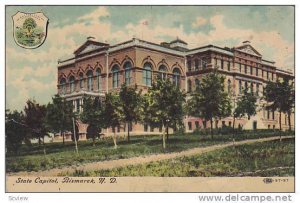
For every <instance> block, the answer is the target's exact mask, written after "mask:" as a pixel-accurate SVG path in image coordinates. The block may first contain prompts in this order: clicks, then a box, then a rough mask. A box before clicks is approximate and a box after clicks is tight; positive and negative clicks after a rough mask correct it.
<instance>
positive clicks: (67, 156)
mask: <svg viewBox="0 0 300 203" xmlns="http://www.w3.org/2000/svg"><path fill="white" fill-rule="evenodd" d="M269 136H274V132H269V133H264V134H263V135H262V134H259V133H252V134H251V133H250V132H249V134H243V135H240V136H238V137H237V139H236V140H243V139H246V138H248V139H251V138H252V139H255V138H259V137H269ZM231 139H232V137H231V135H215V136H214V139H213V140H212V139H211V138H210V136H208V135H199V134H189V135H180V134H177V135H170V139H169V141H167V149H166V150H163V149H162V141H161V136H158V135H157V136H135V137H131V140H130V143H128V142H127V141H125V140H118V149H114V148H113V141H112V139H110V138H109V139H105V140H99V141H97V143H96V146H94V147H93V146H92V142H91V141H81V142H79V143H78V148H79V156H77V155H76V153H75V147H74V143H72V142H68V143H65V145H63V144H62V143H48V144H45V148H46V155H44V149H43V147H42V146H38V145H37V144H33V145H32V146H30V147H29V146H26V145H24V146H22V148H21V150H20V153H19V155H18V156H15V155H14V156H9V155H7V156H6V171H7V172H18V171H38V170H46V169H51V168H60V167H63V166H70V165H80V164H83V163H88V162H96V161H103V160H113V159H123V158H130V157H135V156H141V155H150V154H157V153H170V152H179V151H183V150H186V149H190V148H195V147H204V146H209V145H213V144H219V143H225V142H230V141H231Z"/></svg>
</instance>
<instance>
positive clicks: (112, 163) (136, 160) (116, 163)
mask: <svg viewBox="0 0 300 203" xmlns="http://www.w3.org/2000/svg"><path fill="white" fill-rule="evenodd" d="M287 138H294V136H285V137H282V139H287ZM277 139H279V136H278V137H269V138H261V139H252V140H243V141H238V142H235V145H237V146H238V145H243V144H251V143H255V142H265V141H272V140H277ZM232 145H233V143H232V142H231V143H226V144H219V145H212V146H208V147H201V148H193V149H189V150H185V151H182V152H174V153H167V154H154V155H148V156H139V157H132V158H128V159H117V160H108V161H100V162H93V163H86V164H83V165H81V166H68V167H63V168H54V169H50V170H45V171H37V172H26V171H22V172H17V173H7V175H9V176H57V175H59V174H60V173H62V174H64V173H73V172H74V171H75V170H83V171H94V170H101V169H111V168H117V167H122V166H127V165H137V164H143V163H149V162H152V161H161V160H166V159H173V158H178V157H184V156H192V155H196V154H203V153H206V152H210V151H214V150H217V149H223V148H225V147H229V146H232Z"/></svg>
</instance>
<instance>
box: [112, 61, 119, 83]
mask: <svg viewBox="0 0 300 203" xmlns="http://www.w3.org/2000/svg"><path fill="white" fill-rule="evenodd" d="M119 71H120V68H119V66H118V65H114V66H113V68H112V70H111V72H112V79H113V80H112V81H113V88H117V87H119V74H120V73H119Z"/></svg>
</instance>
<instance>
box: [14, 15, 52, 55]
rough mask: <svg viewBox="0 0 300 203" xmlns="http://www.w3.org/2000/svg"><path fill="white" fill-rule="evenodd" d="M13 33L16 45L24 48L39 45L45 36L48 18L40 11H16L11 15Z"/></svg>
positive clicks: (33, 47)
mask: <svg viewBox="0 0 300 203" xmlns="http://www.w3.org/2000/svg"><path fill="white" fill-rule="evenodd" d="M12 19H13V35H14V40H15V42H16V44H17V45H19V46H20V47H23V48H26V49H35V48H38V47H39V46H41V45H42V44H43V43H44V42H45V39H46V37H47V27H48V18H47V17H46V16H45V15H44V13H42V12H37V13H23V12H20V11H19V12H17V13H16V14H15V15H13V16H12Z"/></svg>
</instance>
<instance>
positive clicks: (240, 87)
mask: <svg viewBox="0 0 300 203" xmlns="http://www.w3.org/2000/svg"><path fill="white" fill-rule="evenodd" d="M239 93H240V94H242V81H241V80H239Z"/></svg>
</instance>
